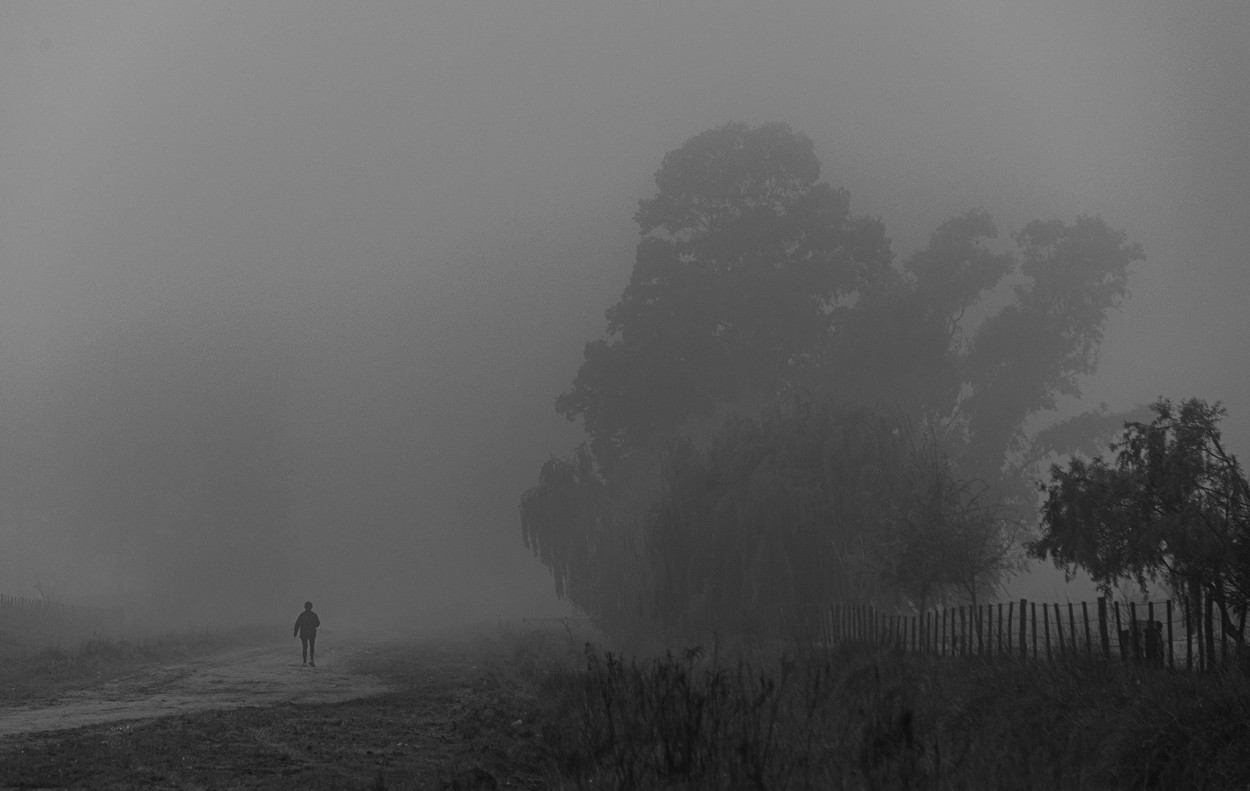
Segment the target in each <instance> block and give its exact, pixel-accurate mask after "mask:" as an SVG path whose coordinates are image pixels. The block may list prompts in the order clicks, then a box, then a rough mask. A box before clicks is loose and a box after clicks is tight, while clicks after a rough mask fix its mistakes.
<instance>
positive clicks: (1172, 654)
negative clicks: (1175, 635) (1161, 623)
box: [1167, 599, 1176, 670]
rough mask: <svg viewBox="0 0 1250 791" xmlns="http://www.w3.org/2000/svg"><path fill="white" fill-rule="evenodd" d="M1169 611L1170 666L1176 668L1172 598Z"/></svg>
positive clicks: (1169, 602)
mask: <svg viewBox="0 0 1250 791" xmlns="http://www.w3.org/2000/svg"><path fill="white" fill-rule="evenodd" d="M1167 611H1168V668H1169V669H1171V670H1175V669H1176V649H1175V648H1174V647H1173V645H1172V600H1171V599H1168V601H1167Z"/></svg>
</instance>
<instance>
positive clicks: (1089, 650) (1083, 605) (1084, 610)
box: [1081, 602, 1094, 659]
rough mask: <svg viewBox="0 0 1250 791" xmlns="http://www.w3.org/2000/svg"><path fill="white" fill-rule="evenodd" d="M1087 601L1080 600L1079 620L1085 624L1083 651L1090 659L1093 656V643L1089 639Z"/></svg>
mask: <svg viewBox="0 0 1250 791" xmlns="http://www.w3.org/2000/svg"><path fill="white" fill-rule="evenodd" d="M1088 605H1089V603H1088V602H1081V620H1082V621H1083V622H1084V624H1085V653H1086V655H1087V656H1089V658H1090V659H1093V658H1094V643H1093V641H1091V640H1090V639H1089V606H1088Z"/></svg>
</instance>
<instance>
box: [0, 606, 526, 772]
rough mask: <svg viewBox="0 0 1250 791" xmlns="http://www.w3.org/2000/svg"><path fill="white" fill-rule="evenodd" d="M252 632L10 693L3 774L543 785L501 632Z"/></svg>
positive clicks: (1, 721) (2, 717)
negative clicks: (100, 674)
mask: <svg viewBox="0 0 1250 791" xmlns="http://www.w3.org/2000/svg"><path fill="white" fill-rule="evenodd" d="M318 649H319V651H318V657H317V658H318V662H317V667H316V668H309V667H302V666H301V665H300V650H299V642H298V641H297V640H292V641H283V642H281V643H272V644H268V645H260V646H251V647H246V648H237V649H232V650H228V651H224V652H221V653H217V654H211V655H207V656H203V657H200V658H197V659H193V660H189V661H182V662H178V663H175V664H160V665H155V666H149V667H144V668H141V669H139V670H137V671H135V672H133V673H130V674H128V675H123V676H122V677H120V678H116V679H110V680H107V681H102V682H101V683H98V684H94V685H90V686H87V687H85V688H77V689H68V690H65V691H63V692H62V693H56V694H51V695H49V696H46V697H45V698H44V699H42V700H36V701H24V702H22V703H20V704H16V703H14V702H7V703H6V702H5V701H4V700H3V699H2V698H0V787H3V788H65V787H69V788H185V789H201V788H203V789H210V788H211V789H228V788H239V789H252V788H302V789H307V788H312V789H316V788H396V789H399V788H414V789H424V788H544V787H546V783H545V782H544V776H545V770H544V760H545V759H544V754H543V749H542V747H541V746H540V744H539V739H538V736H537V734H536V733H535V732H534V730H533V729H532V728H531V727H530V723H531V722H532V721H533V719H534V717H533V710H532V705H533V701H530V700H527V699H525V697H524V696H523V695H522V694H521V693H519V692H518V687H517V685H514V684H509V683H507V681H506V678H505V677H506V675H507V672H508V668H507V664H508V662H507V657H506V656H504V649H503V647H502V643H501V641H500V640H499V639H498V635H494V636H492V635H491V634H490V631H489V630H480V631H478V632H475V633H473V634H468V633H463V632H461V633H457V634H455V635H448V634H441V635H438V636H436V637H435V636H431V637H427V638H424V639H414V638H404V637H399V636H397V635H379V634H373V635H365V634H363V633H354V634H350V635H347V634H345V635H342V636H340V637H339V638H338V639H336V637H335V635H333V634H324V635H322V636H321V637H320V638H319V640H318Z"/></svg>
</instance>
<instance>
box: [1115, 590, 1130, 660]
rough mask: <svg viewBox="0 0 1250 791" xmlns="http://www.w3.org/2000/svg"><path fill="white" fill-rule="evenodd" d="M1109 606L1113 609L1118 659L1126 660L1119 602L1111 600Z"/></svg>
mask: <svg viewBox="0 0 1250 791" xmlns="http://www.w3.org/2000/svg"><path fill="white" fill-rule="evenodd" d="M1111 608H1112V609H1113V610H1114V611H1115V634H1116V645H1118V646H1120V660H1121V661H1123V662H1127V661H1128V654H1126V653H1124V624H1123V623H1121V622H1120V603H1119V602H1118V601H1113V602H1111Z"/></svg>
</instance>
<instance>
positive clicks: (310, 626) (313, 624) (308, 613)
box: [295, 610, 321, 639]
mask: <svg viewBox="0 0 1250 791" xmlns="http://www.w3.org/2000/svg"><path fill="white" fill-rule="evenodd" d="M320 625H321V619H320V618H318V617H317V613H315V612H313V611H312V610H304V611H303V612H302V613H300V614H299V617H298V618H296V619H295V634H297V635H299V636H300V637H302V638H305V639H308V638H312V637H316V636H317V627H318V626H320Z"/></svg>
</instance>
